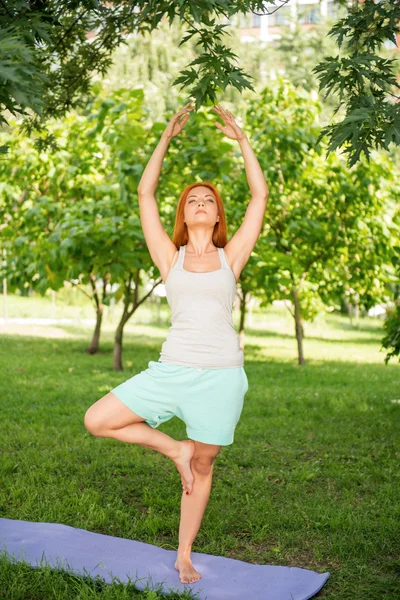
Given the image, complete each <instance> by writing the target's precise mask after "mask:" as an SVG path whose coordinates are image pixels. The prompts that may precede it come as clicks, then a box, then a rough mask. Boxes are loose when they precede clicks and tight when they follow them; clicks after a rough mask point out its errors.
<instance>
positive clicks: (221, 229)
mask: <svg viewBox="0 0 400 600" xmlns="http://www.w3.org/2000/svg"><path fill="white" fill-rule="evenodd" d="M199 185H203V186H204V187H207V188H209V189H210V190H212V192H213V193H214V196H215V199H216V201H217V207H218V215H219V221H217V222H216V223H215V226H214V231H213V234H212V241H213V244H214V245H215V246H217V248H223V247H224V246H226V244H227V243H228V237H227V235H226V219H225V210H224V205H223V203H222V199H221V196H220V194H219V192H218V190H217V189H216V188H215V187H214V186H213V184H212V183H210V182H209V181H201V182H198V183H191V184H190V185H188V186H187V187H186V188H185V189H184V190H183V192H182V194H181V196H180V198H179V202H178V208H177V209H176V216H175V225H174V233H173V235H172V241H173V243H174V244H175V246H176V249H177V250H179V247H180V246H185V245H186V244H187V243H188V241H189V235H188V228H187V225H186V223H185V222H184V208H185V204H186V199H187V197H188V195H189V193H190V192H191V190H192V189H193V188H195V187H198V186H199Z"/></svg>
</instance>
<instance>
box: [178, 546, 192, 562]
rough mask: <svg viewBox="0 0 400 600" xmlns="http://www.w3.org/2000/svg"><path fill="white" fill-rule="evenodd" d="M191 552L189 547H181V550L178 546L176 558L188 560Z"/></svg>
mask: <svg viewBox="0 0 400 600" xmlns="http://www.w3.org/2000/svg"><path fill="white" fill-rule="evenodd" d="M191 552H192V548H191V547H190V548H189V549H188V548H185V549H182V550H181V549H179V548H178V559H181V560H190V554H191Z"/></svg>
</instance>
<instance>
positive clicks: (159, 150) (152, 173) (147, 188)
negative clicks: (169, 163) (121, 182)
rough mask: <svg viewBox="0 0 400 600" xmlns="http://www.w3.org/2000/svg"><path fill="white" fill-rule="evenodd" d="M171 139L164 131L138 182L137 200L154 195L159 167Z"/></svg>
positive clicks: (159, 171)
mask: <svg viewBox="0 0 400 600" xmlns="http://www.w3.org/2000/svg"><path fill="white" fill-rule="evenodd" d="M171 139H172V138H171V136H170V135H168V134H167V132H166V131H164V133H163V134H162V136H161V139H160V141H159V142H158V144H157V147H156V148H155V150H154V152H153V154H152V155H151V158H150V160H149V162H148V163H147V165H146V168H145V170H144V171H143V174H142V177H141V179H140V181H139V185H138V190H137V191H138V196H139V198H140V196H143V195H145V196H153V195H154V194H155V191H156V188H157V184H158V179H159V177H160V173H161V167H162V164H163V161H164V157H165V155H166V153H167V150H168V146H169V143H170V141H171Z"/></svg>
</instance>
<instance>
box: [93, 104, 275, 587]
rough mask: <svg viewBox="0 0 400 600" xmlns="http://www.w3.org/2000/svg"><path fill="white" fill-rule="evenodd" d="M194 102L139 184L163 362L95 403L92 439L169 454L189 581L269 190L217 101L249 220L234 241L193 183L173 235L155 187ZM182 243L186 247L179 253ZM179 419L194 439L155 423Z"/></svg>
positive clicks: (235, 387) (237, 400)
mask: <svg viewBox="0 0 400 600" xmlns="http://www.w3.org/2000/svg"><path fill="white" fill-rule="evenodd" d="M193 108H194V106H193V104H192V103H190V102H189V103H188V104H187V105H186V106H185V107H184V108H183V109H182V110H180V111H179V112H178V113H177V114H176V115H174V116H173V117H172V119H171V121H170V123H169V124H168V126H167V128H166V130H165V132H164V133H163V134H162V136H161V140H160V142H159V144H158V146H157V147H156V149H155V150H154V152H153V155H152V157H151V159H150V161H149V163H148V165H147V166H146V168H145V170H144V172H143V175H142V178H141V181H140V184H139V187H138V196H139V208H140V218H141V223H142V227H143V232H144V235H145V239H146V243H147V246H148V249H149V252H150V255H151V257H152V259H153V261H154V263H155V264H156V266H157V267H158V268H159V270H160V273H161V277H162V279H163V281H164V282H165V287H166V291H167V299H168V302H169V304H170V306H171V308H172V318H171V323H172V327H170V329H169V332H168V336H167V339H166V341H165V342H164V344H163V346H162V351H161V353H160V360H159V361H158V362H154V361H150V362H149V368H148V369H146V370H145V371H142V372H141V373H139V374H137V375H135V376H134V377H132V378H131V379H128V380H127V381H125V382H124V383H122V384H121V385H119V386H117V387H116V388H114V389H113V390H112V391H111V392H109V393H108V394H106V396H104V397H103V398H101V399H100V400H98V401H97V402H96V403H95V404H93V406H91V407H90V408H89V410H88V411H87V412H86V415H85V427H86V428H87V430H88V431H89V432H91V433H92V434H93V435H96V436H100V437H109V438H114V439H117V440H121V441H123V442H128V443H132V444H140V445H142V446H145V447H147V448H152V449H153V450H157V451H158V452H161V453H162V454H164V455H166V456H168V457H169V458H171V459H172V460H173V461H174V463H175V465H176V467H177V469H178V471H179V473H180V475H181V480H182V488H183V494H182V499H181V521H180V527H179V547H178V552H177V559H176V563H175V568H176V569H177V570H178V571H179V578H180V580H181V582H182V583H194V582H195V581H198V580H199V579H200V578H201V575H200V573H198V572H197V571H196V569H195V568H194V566H193V564H192V561H191V558H190V554H191V548H192V544H193V542H194V539H195V537H196V535H197V533H198V531H199V528H200V524H201V521H202V518H203V515H204V511H205V508H206V506H207V502H208V499H209V496H210V489H211V481H212V473H213V465H214V460H215V458H216V456H217V454H218V453H219V451H220V448H221V446H224V445H229V444H231V443H232V442H233V436H234V430H235V427H236V425H237V422H238V421H239V417H240V414H241V411H242V406H243V398H244V394H245V393H246V391H247V389H248V382H247V377H246V373H245V371H244V366H243V364H244V360H243V358H244V357H243V351H242V350H241V349H240V346H239V338H238V336H237V334H236V332H235V330H234V327H233V324H232V305H233V301H234V298H235V293H236V284H237V280H238V279H239V275H240V272H241V271H242V269H243V267H244V266H245V264H246V263H247V261H248V259H249V257H250V254H251V252H252V251H253V248H254V246H255V244H256V241H257V239H258V236H259V234H260V231H261V227H262V222H263V217H264V214H265V208H266V205H267V198H268V193H269V191H268V187H267V184H266V182H265V179H264V176H263V173H262V171H261V168H260V165H259V163H258V161H257V159H256V157H255V155H254V152H253V150H252V149H251V146H250V144H249V141H248V139H247V137H246V135H245V133H244V132H243V130H242V129H241V128H240V127H239V126H238V125H237V123H236V122H235V119H234V117H233V115H232V114H231V113H230V112H229V111H226V110H224V109H222V108H221V107H220V106H219V105H218V107H214V110H215V111H216V113H217V114H218V115H219V116H220V117H221V119H222V120H223V121H224V126H222V125H221V124H220V123H218V122H217V123H215V125H216V126H217V127H218V129H220V130H221V131H222V132H223V133H224V134H225V135H226V136H227V137H229V138H231V139H235V140H237V141H238V142H239V145H240V148H241V150H242V153H243V158H244V162H245V168H246V176H247V180H248V183H249V187H250V191H251V196H252V198H251V201H250V203H249V205H248V207H247V210H246V215H245V217H244V220H243V223H242V225H241V226H240V228H239V229H238V231H237V232H236V233H235V235H234V236H233V237H232V239H231V240H230V241H229V242H228V243H227V239H226V225H225V216H224V209H223V205H222V201H221V198H220V196H219V193H218V191H217V190H216V189H215V187H214V186H213V185H212V184H210V183H208V182H204V183H195V184H192V185H189V186H188V187H187V188H186V189H185V190H184V192H183V193H182V195H181V198H180V200H179V204H178V209H177V214H176V221H175V231H174V236H173V237H174V241H172V240H171V239H170V238H169V236H168V235H167V234H166V232H165V231H164V229H163V227H162V224H161V221H160V218H159V214H158V209H157V202H156V199H155V197H154V193H155V190H156V187H157V182H158V178H159V176H160V172H161V167H162V163H163V159H164V156H165V154H166V151H167V148H168V144H169V142H170V140H171V139H172V138H173V137H174V136H176V135H178V134H179V133H180V132H181V130H182V128H183V127H184V125H185V123H186V121H187V120H188V118H189V114H190V112H191V111H192V110H193ZM178 249H179V252H178ZM173 416H178V417H179V418H181V419H182V420H183V421H184V422H185V423H186V431H187V435H188V438H189V439H188V440H183V441H177V440H174V439H172V438H171V437H169V436H168V435H166V434H165V433H163V432H161V431H158V430H157V427H158V426H159V425H160V424H161V423H164V422H166V421H168V420H169V419H171V418H172V417H173Z"/></svg>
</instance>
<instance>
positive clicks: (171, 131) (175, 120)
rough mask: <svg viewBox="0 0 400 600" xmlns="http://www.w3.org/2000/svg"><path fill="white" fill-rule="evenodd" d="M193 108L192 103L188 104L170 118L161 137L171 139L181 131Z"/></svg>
mask: <svg viewBox="0 0 400 600" xmlns="http://www.w3.org/2000/svg"><path fill="white" fill-rule="evenodd" d="M194 108H195V104H194V102H192V101H190V102H188V103H187V104H186V105H185V106H184V107H183V108H182V109H181V110H180V111H179V112H177V113H176V114H175V115H174V116H173V117H172V119H171V120H170V122H169V123H168V125H167V127H166V129H165V131H164V134H163V135H166V136H167V137H169V138H173V137H175V136H176V135H178V134H179V133H180V132H181V131H182V129H183V127H184V125H185V123H186V121H187V120H188V118H189V115H190V111H192V110H194Z"/></svg>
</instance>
